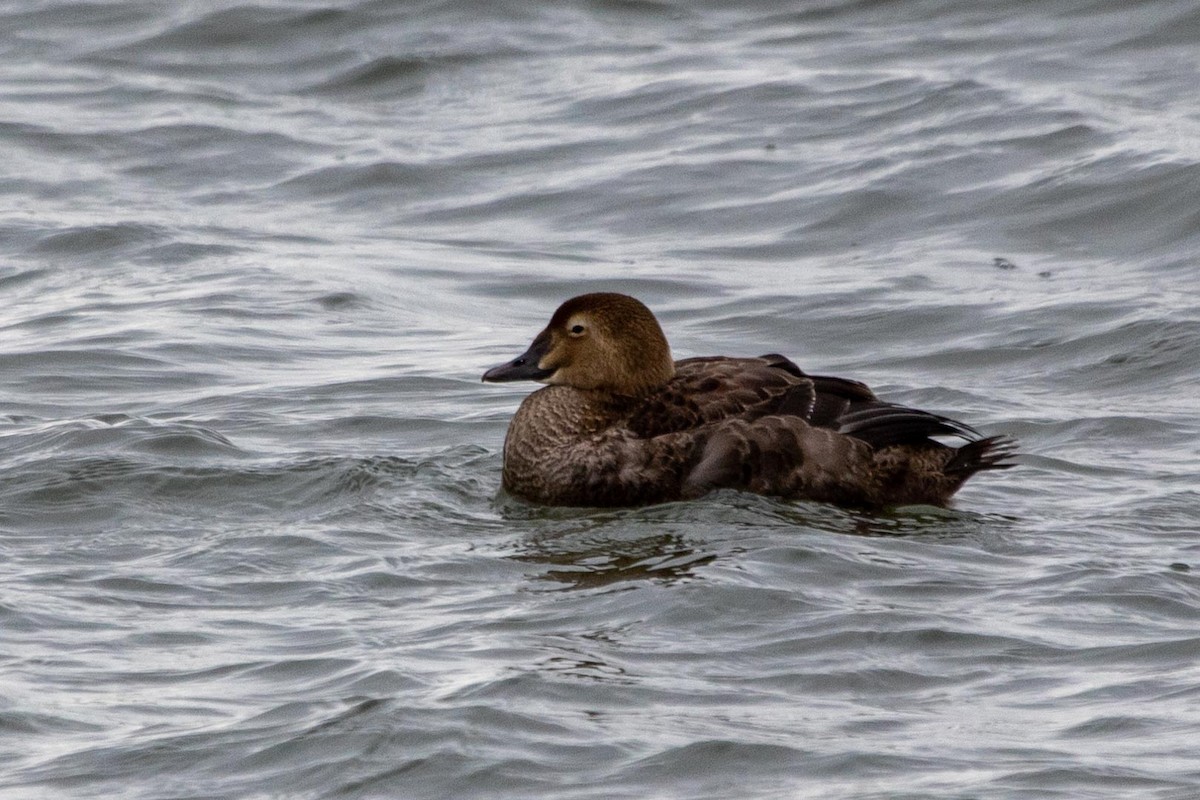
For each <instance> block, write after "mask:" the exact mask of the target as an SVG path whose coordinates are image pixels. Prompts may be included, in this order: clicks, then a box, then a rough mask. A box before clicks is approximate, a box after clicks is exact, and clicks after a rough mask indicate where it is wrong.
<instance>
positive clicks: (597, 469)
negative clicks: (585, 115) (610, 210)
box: [483, 292, 1016, 509]
mask: <svg viewBox="0 0 1200 800" xmlns="http://www.w3.org/2000/svg"><path fill="white" fill-rule="evenodd" d="M483 380H484V381H485V382H488V383H504V382H509V381H535V382H537V383H541V384H544V386H543V387H542V388H540V389H538V390H537V391H535V392H533V393H531V394H529V395H528V396H526V397H525V398H524V400H523V401H522V402H521V404H520V407H519V408H518V409H517V411H516V414H515V415H514V416H513V418H512V421H511V422H510V424H509V427H508V432H507V435H506V436H505V439H504V448H503V467H502V476H501V483H502V486H503V487H504V490H505V491H506V492H508V493H509V494H510V495H512V496H515V497H517V498H520V499H522V500H524V501H526V502H530V503H534V504H539V505H548V506H588V507H617V506H644V505H650V504H656V503H664V502H673V501H680V500H692V499H695V498H699V497H702V496H704V495H707V494H709V493H711V492H714V491H716V490H719V489H733V490H737V491H742V492H752V493H755V494H760V495H766V496H771V497H776V498H779V499H782V500H800V501H815V502H821V503H831V504H835V505H838V506H842V507H847V508H861V509H887V508H894V507H899V506H910V505H931V506H945V505H947V504H948V503H949V501H950V498H951V496H952V495H954V493H955V492H957V491H958V489H959V488H960V487H961V486H962V485H963V483H965V482H966V481H967V480H968V479H969V478H971V477H972V476H974V475H976V474H977V473H980V472H988V471H992V470H1003V469H1008V468H1009V467H1012V466H1014V462H1013V461H1012V458H1013V456H1014V455H1015V453H1016V442H1015V440H1014V439H1012V438H1011V437H1009V436H1006V435H994V436H984V435H982V434H981V433H979V432H978V431H977V430H975V429H974V428H972V427H970V426H969V425H966V424H964V423H962V422H958V421H956V420H953V419H950V418H948V417H944V416H941V415H938V414H934V413H930V412H928V411H922V410H919V409H915V408H909V407H907V406H903V405H898V404H896V403H890V402H887V401H885V400H881V399H879V398H878V397H877V396H876V395H875V393H874V392H873V391H872V390H871V389H870V388H869V387H868V386H867V385H866V384H864V383H861V382H859V381H856V380H850V379H847V378H837V377H829V376H823V375H810V374H808V373H806V372H804V371H803V370H801V369H800V368H799V367H798V366H796V364H795V363H793V362H792V361H791V360H790V359H788V358H786V357H784V356H782V355H778V354H775V353H771V354H768V355H762V356H757V357H730V356H704V357H697V358H685V359H681V360H679V361H676V360H674V358H673V357H672V355H671V348H670V346H669V344H668V343H667V338H666V336H665V334H664V333H663V330H662V327H661V326H660V325H659V323H658V320H657V319H656V318H655V316H654V314H653V313H652V312H651V311H650V309H649V308H647V307H646V305H645V304H643V303H642V302H641V301H640V300H638V299H636V298H634V297H630V296H629V295H625V294H619V293H615V292H597V293H589V294H582V295H579V296H577V297H572V298H570V299H569V300H567V301H565V302H564V303H562V305H560V306H559V307H558V309H557V310H556V311H555V312H554V314H553V315H552V316H551V318H550V322H549V323H548V324H547V325H546V327H545V328H544V329H543V330H542V331H541V332H540V333H538V334H537V335H536V336H535V337H534V338H533V341H532V343H531V344H530V345H529V347H528V348H527V349H526V350H525V352H524V353H522V354H521V355H519V356H517V357H516V358H514V359H512V360H511V361H508V362H506V363H504V364H501V365H499V366H496V367H493V368H491V369H489V370H487V371H486V372H485V373H484V374H483ZM935 437H936V438H935ZM941 439H949V440H950V441H951V442H952V443H946V442H945V441H941ZM956 444H957V446H955V445H956Z"/></svg>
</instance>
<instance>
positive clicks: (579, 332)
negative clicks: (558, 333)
mask: <svg viewBox="0 0 1200 800" xmlns="http://www.w3.org/2000/svg"><path fill="white" fill-rule="evenodd" d="M583 331H584V327H583V326H582V325H572V326H571V335H572V336H583Z"/></svg>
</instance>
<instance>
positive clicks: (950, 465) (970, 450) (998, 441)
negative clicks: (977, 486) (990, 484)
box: [942, 435, 1017, 481]
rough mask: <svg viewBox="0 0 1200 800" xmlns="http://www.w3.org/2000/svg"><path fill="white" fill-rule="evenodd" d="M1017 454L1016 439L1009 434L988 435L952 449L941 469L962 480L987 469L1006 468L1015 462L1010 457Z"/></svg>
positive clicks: (1014, 464)
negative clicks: (950, 455)
mask: <svg viewBox="0 0 1200 800" xmlns="http://www.w3.org/2000/svg"><path fill="white" fill-rule="evenodd" d="M1016 454H1017V440H1016V439H1014V438H1012V437H1011V436H1003V435H1001V436H988V437H986V438H983V439H976V440H975V441H973V442H967V443H966V444H964V445H963V446H962V447H960V448H958V449H957V450H955V451H954V456H953V457H952V458H951V459H950V460H949V461H947V462H946V466H945V467H943V468H942V471H943V472H944V473H945V474H946V475H953V476H955V477H961V478H962V480H964V481H965V480H966V479H967V478H969V477H971V476H972V475H974V474H975V473H976V472H983V471H984V470H988V469H1008V468H1010V467H1015V466H1016V465H1017V464H1016V462H1015V461H1012V460H1011V459H1012V458H1013V457H1014V456H1015V455H1016Z"/></svg>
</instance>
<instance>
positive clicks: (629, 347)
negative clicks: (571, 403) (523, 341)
mask: <svg viewBox="0 0 1200 800" xmlns="http://www.w3.org/2000/svg"><path fill="white" fill-rule="evenodd" d="M674 374H675V362H674V361H673V360H672V359H671V348H670V347H669V346H668V345H667V337H666V336H664V335H663V332H662V328H660V327H659V325H658V320H656V319H655V318H654V315H653V314H652V313H650V309H648V308H646V306H644V305H642V303H641V301H639V300H635V299H634V298H632V297H629V296H628V295H624V294H615V293H611V292H602V293H597V294H582V295H579V296H578V297H572V298H571V299H570V300H568V301H566V302H565V303H563V304H562V305H561V306H559V307H558V310H557V311H555V312H554V316H553V317H551V318H550V324H549V325H547V326H546V328H545V330H543V331H542V332H541V333H539V334H538V335H537V336H536V337H535V338H534V340H533V344H531V345H530V346H529V349H528V350H526V351H525V352H524V353H522V354H521V355H519V356H517V357H516V358H514V359H513V360H512V361H509V362H508V363H507V364H501V365H500V366H498V367H493V368H492V369H489V370H488V371H487V372H485V373H484V374H483V379H484V380H485V381H489V382H493V383H500V382H503V381H538V382H539V383H548V384H552V385H562V386H573V387H575V388H576V389H596V390H601V391H608V392H612V393H614V394H621V395H638V394H642V393H644V392H647V391H650V390H651V389H654V388H656V387H658V386H661V385H663V384H664V383H666V382H667V381H669V380H670V379H671V376H672V375H674Z"/></svg>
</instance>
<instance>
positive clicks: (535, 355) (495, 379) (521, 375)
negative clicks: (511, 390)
mask: <svg viewBox="0 0 1200 800" xmlns="http://www.w3.org/2000/svg"><path fill="white" fill-rule="evenodd" d="M548 344H549V342H548V341H542V337H540V336H539V337H538V338H537V339H534V341H533V344H531V345H530V346H529V349H528V350H526V351H525V352H524V353H522V354H521V355H519V356H517V357H516V358H514V359H513V360H512V361H509V362H508V363H507V364H501V365H500V366H498V367H492V368H491V369H489V370H488V371H487V372H485V373H483V379H484V380H485V381H486V382H488V383H505V382H507V381H540V380H545V379H546V378H549V377H550V376H551V375H553V374H554V370H552V369H542V368H541V367H539V366H538V362H539V361H541V360H542V356H544V355H545V354H546V349H547V347H548Z"/></svg>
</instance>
